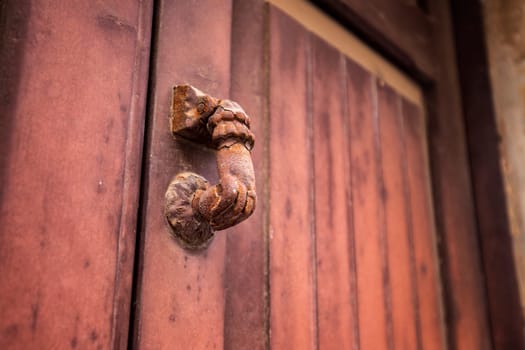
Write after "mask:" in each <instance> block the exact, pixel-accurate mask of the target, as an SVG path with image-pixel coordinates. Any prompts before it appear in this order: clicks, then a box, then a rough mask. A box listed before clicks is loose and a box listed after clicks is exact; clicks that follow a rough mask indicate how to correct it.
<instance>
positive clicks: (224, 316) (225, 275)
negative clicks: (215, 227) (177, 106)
mask: <svg viewBox="0 0 525 350" xmlns="http://www.w3.org/2000/svg"><path fill="white" fill-rule="evenodd" d="M234 1H235V0H229V1H228V3H229V5H230V18H229V20H230V25H229V28H230V52H229V55H228V59H229V61H230V62H229V81H228V94H227V95H228V98H232V84H233V69H232V65H233V60H232V55H233V54H234V52H233V50H234V45H233V40H234V37H233V36H234V30H233V16H235V12H234V9H233V8H234V5H233V2H234ZM224 233H225V234H226V235H229V234H228V231H225V232H224ZM222 264H223V266H222V269H221V270H222V276H221V279H222V348H223V349H227V348H228V347H227V345H228V344H227V334H226V327H227V324H226V320H227V318H228V317H227V313H228V310H227V306H228V302H227V298H228V293H229V292H228V288H227V287H226V286H227V285H228V278H229V275H228V268H227V265H228V237H224V259H223V262H222Z"/></svg>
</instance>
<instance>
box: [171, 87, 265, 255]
mask: <svg viewBox="0 0 525 350" xmlns="http://www.w3.org/2000/svg"><path fill="white" fill-rule="evenodd" d="M170 130H171V132H172V133H173V134H174V135H178V136H181V137H184V138H186V139H190V140H192V141H195V142H199V143H203V144H205V145H207V146H209V147H212V148H214V149H216V150H217V168H218V172H219V178H220V182H219V183H218V184H217V185H214V186H210V185H209V184H208V181H207V180H206V179H205V178H203V177H202V176H200V175H198V174H195V173H190V172H186V173H180V174H177V175H176V176H175V177H174V178H173V180H171V182H170V184H169V186H168V190H167V191H166V202H165V215H166V219H167V221H168V224H169V226H170V228H171V230H172V233H173V235H174V237H175V238H177V240H178V241H179V242H180V243H181V244H182V245H183V246H184V247H186V248H189V249H200V248H204V247H206V246H207V245H208V244H209V242H210V241H211V239H212V238H213V236H214V230H224V229H226V228H228V227H231V226H234V225H236V224H238V223H239V222H241V221H243V220H245V219H246V218H248V217H249V216H250V215H251V214H252V213H253V211H254V209H255V202H256V194H255V176H254V171H253V164H252V159H251V154H250V151H251V149H252V148H253V145H254V135H253V133H252V132H251V131H250V119H249V117H248V115H246V113H245V112H244V110H243V109H242V108H241V106H239V105H238V104H237V103H236V102H233V101H230V100H220V99H216V98H214V97H211V96H209V95H206V94H205V93H203V92H202V91H200V90H198V89H196V88H194V87H193V86H190V85H177V86H175V87H174V88H173V98H172V104H171V111H170Z"/></svg>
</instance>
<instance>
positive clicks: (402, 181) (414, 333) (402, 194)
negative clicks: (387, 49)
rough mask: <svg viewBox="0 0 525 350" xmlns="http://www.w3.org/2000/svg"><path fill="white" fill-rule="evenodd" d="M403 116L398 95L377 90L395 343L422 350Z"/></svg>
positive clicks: (399, 346)
mask: <svg viewBox="0 0 525 350" xmlns="http://www.w3.org/2000/svg"><path fill="white" fill-rule="evenodd" d="M401 113H402V110H401V99H400V97H399V96H398V95H397V94H396V93H395V91H394V90H392V89H391V88H390V87H389V86H386V85H380V86H378V127H379V138H380V143H381V147H380V155H381V173H382V182H383V189H382V193H383V211H384V225H385V235H386V247H387V256H388V266H389V280H390V305H391V306H390V309H391V317H392V338H393V339H392V343H393V345H394V348H395V349H407V348H408V349H415V348H417V347H419V348H421V328H420V323H419V312H418V311H419V308H418V299H417V291H416V281H415V274H414V270H415V266H414V251H413V234H412V233H413V232H412V227H411V225H410V222H409V220H410V219H411V208H410V205H409V201H408V190H407V179H406V161H405V152H404V143H403V129H402V128H403V124H402V121H403V120H402V118H403V116H402V114H401Z"/></svg>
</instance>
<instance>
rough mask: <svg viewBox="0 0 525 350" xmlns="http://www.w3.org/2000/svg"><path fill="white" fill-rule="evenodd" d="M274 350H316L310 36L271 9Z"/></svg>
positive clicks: (271, 223)
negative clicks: (307, 58) (308, 66)
mask: <svg viewBox="0 0 525 350" xmlns="http://www.w3.org/2000/svg"><path fill="white" fill-rule="evenodd" d="M269 16H270V18H269V20H270V29H269V30H270V49H269V50H270V52H269V53H270V86H271V89H270V108H269V110H270V140H271V143H270V203H271V207H270V269H269V272H270V305H271V315H270V332H271V333H270V334H271V337H270V346H271V347H272V348H274V349H315V348H316V346H317V339H316V333H317V330H316V323H317V319H316V312H315V296H316V294H315V275H314V273H315V268H314V244H315V241H314V240H313V239H314V238H313V237H312V230H313V227H312V224H313V221H312V209H313V208H312V204H311V200H312V199H311V197H310V193H311V192H310V191H311V187H310V186H311V184H312V182H311V181H312V176H311V172H312V169H311V167H312V164H311V156H310V142H309V131H308V115H307V103H308V100H307V98H308V91H307V76H306V74H307V61H306V52H307V51H306V50H307V45H308V35H307V33H306V31H305V30H304V29H303V28H301V27H300V26H299V25H298V24H297V23H295V22H294V21H293V20H291V19H290V18H289V17H288V16H286V15H284V14H282V13H281V12H280V11H279V10H277V9H275V8H274V7H270V12H269Z"/></svg>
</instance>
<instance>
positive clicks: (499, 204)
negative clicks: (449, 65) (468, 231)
mask: <svg viewBox="0 0 525 350" xmlns="http://www.w3.org/2000/svg"><path fill="white" fill-rule="evenodd" d="M451 6H452V8H453V14H454V16H453V17H454V28H455V34H456V36H455V37H456V45H457V47H458V68H459V76H460V79H461V92H462V98H463V111H464V115H465V124H466V131H467V142H468V149H469V160H470V165H471V171H472V181H473V185H474V187H473V189H474V199H475V201H476V211H477V215H476V218H477V224H478V229H479V234H480V242H481V247H482V254H483V263H484V269H485V280H486V284H487V297H488V304H489V307H490V309H489V311H490V318H491V320H492V322H491V328H492V333H493V342H494V348H495V349H524V348H525V336H524V335H525V333H524V332H523V324H524V320H523V318H524V314H523V310H525V305H524V304H525V293H524V292H525V291H524V290H523V289H524V288H523V287H522V296H521V298H520V293H519V292H520V288H519V285H520V278H519V277H518V276H520V273H519V271H520V270H522V271H521V284H522V285H525V274H524V273H523V270H524V269H525V264H523V261H524V259H523V257H524V256H525V255H524V254H525V251H524V249H523V243H521V244H520V243H519V242H520V241H523V240H524V239H523V238H520V236H521V237H524V238H525V230H523V229H520V227H519V226H520V224H521V222H522V221H523V219H522V218H520V215H521V214H519V212H520V210H519V206H516V205H515V204H514V205H513V203H517V200H518V198H519V196H520V193H521V195H522V194H523V193H525V192H524V191H523V190H520V187H522V188H523V186H524V183H523V181H520V180H518V181H514V179H519V177H520V176H519V174H520V172H521V173H523V145H525V140H524V139H523V136H522V135H524V134H523V128H521V125H522V123H523V113H522V112H521V110H522V107H521V106H523V102H522V98H521V97H520V96H519V94H517V93H516V91H517V89H516V86H515V85H514V84H513V83H511V82H509V73H510V72H514V69H515V68H514V67H512V66H508V68H506V67H507V64H508V61H507V60H505V59H501V58H500V57H501V56H500V55H501V52H502V48H503V46H505V50H506V49H507V47H506V44H505V43H504V41H503V40H501V39H502V37H503V36H505V35H506V31H505V30H501V31H500V30H498V29H497V28H498V26H499V25H497V24H495V23H498V22H500V21H501V18H506V16H505V14H506V11H508V13H509V14H510V13H515V12H514V11H517V9H513V8H512V6H504V7H500V5H499V4H498V3H496V2H494V1H492V2H490V3H485V4H483V5H482V4H481V3H479V2H477V1H461V2H451ZM482 6H484V7H485V8H482ZM505 9H507V10H505ZM483 14H485V16H483ZM484 22H485V23H487V36H485V31H484V28H483V24H484ZM500 23H501V22H500ZM501 26H502V28H504V27H505V25H503V24H501ZM491 29H492V30H491ZM485 42H487V44H485ZM487 45H488V46H489V48H491V50H489V51H488V52H489V53H492V56H491V57H490V59H491V63H492V64H489V58H488V57H487ZM519 46H520V45H518V47H515V49H517V50H520V48H519ZM511 51H512V50H511ZM511 51H506V52H508V53H507V55H511V53H510V52H511ZM507 69H508V72H507V73H505V71H506V70H507ZM489 73H492V74H491V75H489ZM510 74H514V73H510ZM491 77H492V79H493V80H492V81H491ZM491 84H492V86H491ZM511 94H516V95H515V98H514V100H515V103H511V101H512V100H513V98H510V100H509V95H511ZM493 96H494V97H493ZM498 115H500V118H501V121H500V130H498V126H497V122H498V120H497V117H498ZM514 133H516V134H514ZM515 136H518V137H515ZM520 143H521V145H520ZM513 149H514V151H513ZM502 164H505V165H504V166H502ZM522 178H523V175H522ZM505 187H506V188H505ZM524 198H525V197H524ZM507 204H509V207H507ZM509 208H511V209H510V210H509ZM522 227H525V226H522ZM520 232H521V233H520ZM520 299H521V300H520Z"/></svg>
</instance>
